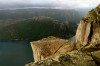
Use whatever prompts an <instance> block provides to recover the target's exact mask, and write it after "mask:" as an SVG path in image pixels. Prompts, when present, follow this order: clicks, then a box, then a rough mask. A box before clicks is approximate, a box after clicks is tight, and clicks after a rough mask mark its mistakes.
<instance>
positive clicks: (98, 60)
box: [26, 5, 100, 66]
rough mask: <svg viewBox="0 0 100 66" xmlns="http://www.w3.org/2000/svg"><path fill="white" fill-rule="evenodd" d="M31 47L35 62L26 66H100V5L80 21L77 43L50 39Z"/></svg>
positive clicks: (32, 43)
mask: <svg viewBox="0 0 100 66" xmlns="http://www.w3.org/2000/svg"><path fill="white" fill-rule="evenodd" d="M31 46H32V49H33V54H34V60H35V62H32V63H29V64H26V66H100V5H99V6H97V7H96V8H95V9H93V10H91V11H90V12H89V13H88V14H87V15H86V17H84V18H83V19H82V20H81V21H80V24H79V26H78V28H77V32H76V42H73V41H68V40H65V39H59V38H55V37H48V38H44V39H42V40H39V41H34V42H31Z"/></svg>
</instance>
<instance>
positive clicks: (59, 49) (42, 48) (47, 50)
mask: <svg viewBox="0 0 100 66" xmlns="http://www.w3.org/2000/svg"><path fill="white" fill-rule="evenodd" d="M31 47H32V50H33V55H34V61H35V62H37V61H40V60H43V59H44V58H46V57H48V56H50V55H53V54H55V53H58V54H59V53H64V52H67V51H71V50H73V49H74V43H73V42H69V41H68V40H64V39H58V38H55V37H48V38H44V39H42V40H39V41H33V42H31Z"/></svg>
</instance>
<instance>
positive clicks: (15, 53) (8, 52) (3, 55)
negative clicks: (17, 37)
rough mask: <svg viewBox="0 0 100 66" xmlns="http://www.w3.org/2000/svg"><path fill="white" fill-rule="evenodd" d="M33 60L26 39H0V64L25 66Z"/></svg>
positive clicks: (0, 65) (3, 65) (2, 65)
mask: <svg viewBox="0 0 100 66" xmlns="http://www.w3.org/2000/svg"><path fill="white" fill-rule="evenodd" d="M31 61H33V56H32V49H31V46H30V43H29V42H28V41H0V66H25V64H27V63H29V62H31Z"/></svg>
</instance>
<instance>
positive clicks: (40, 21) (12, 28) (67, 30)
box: [0, 16, 77, 40]
mask: <svg viewBox="0 0 100 66" xmlns="http://www.w3.org/2000/svg"><path fill="white" fill-rule="evenodd" d="M76 27H77V25H76V24H74V23H71V22H70V23H69V22H67V21H66V22H60V21H59V20H55V19H53V18H50V17H43V16H41V17H33V18H29V19H26V20H22V21H17V22H15V23H13V24H9V25H7V26H5V27H3V28H2V29H1V30H0V39H2V40H3V39H6V40H14V39H18V40H38V39H41V38H44V37H48V36H55V37H59V38H69V37H71V36H73V35H74V34H75V31H76Z"/></svg>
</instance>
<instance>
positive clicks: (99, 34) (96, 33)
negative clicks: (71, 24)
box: [76, 5, 100, 49]
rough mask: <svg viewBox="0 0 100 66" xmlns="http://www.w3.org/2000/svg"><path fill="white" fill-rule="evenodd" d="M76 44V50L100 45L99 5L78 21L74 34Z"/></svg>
mask: <svg viewBox="0 0 100 66" xmlns="http://www.w3.org/2000/svg"><path fill="white" fill-rule="evenodd" d="M76 42H77V43H78V44H80V45H79V46H78V47H77V48H78V49H79V48H90V47H91V48H96V45H97V44H100V5H99V6H97V7H96V8H95V9H93V10H91V11H90V12H89V13H88V14H87V15H86V17H84V18H83V19H82V20H81V21H80V24H79V26H78V29H77V32H76ZM99 46H100V45H99ZM99 49H100V48H99Z"/></svg>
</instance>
